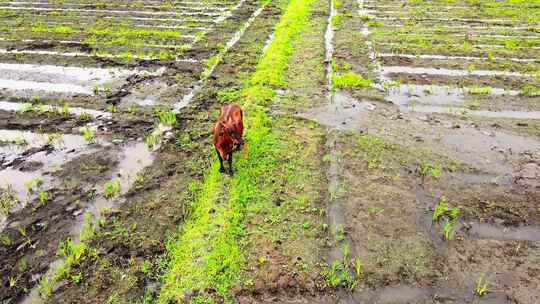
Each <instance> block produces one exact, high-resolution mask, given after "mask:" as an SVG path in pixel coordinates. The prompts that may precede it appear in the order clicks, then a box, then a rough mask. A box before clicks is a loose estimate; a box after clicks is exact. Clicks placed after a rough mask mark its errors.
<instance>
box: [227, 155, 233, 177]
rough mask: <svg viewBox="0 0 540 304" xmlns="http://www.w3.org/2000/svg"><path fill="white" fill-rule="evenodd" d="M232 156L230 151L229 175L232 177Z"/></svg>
mask: <svg viewBox="0 0 540 304" xmlns="http://www.w3.org/2000/svg"><path fill="white" fill-rule="evenodd" d="M232 156H233V153H232V151H231V152H230V153H229V159H228V161H229V174H230V175H231V176H232V175H233V174H234V169H233V166H232Z"/></svg>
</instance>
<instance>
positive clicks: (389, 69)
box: [381, 66, 532, 77]
mask: <svg viewBox="0 0 540 304" xmlns="http://www.w3.org/2000/svg"><path fill="white" fill-rule="evenodd" d="M381 73H382V74H384V75H388V74H400V73H402V74H415V75H421V74H425V75H440V76H451V77H465V76H509V77H532V76H531V75H527V74H522V73H517V72H507V71H491V70H471V71H467V70H452V69H443V68H426V67H409V66H383V67H382V68H381Z"/></svg>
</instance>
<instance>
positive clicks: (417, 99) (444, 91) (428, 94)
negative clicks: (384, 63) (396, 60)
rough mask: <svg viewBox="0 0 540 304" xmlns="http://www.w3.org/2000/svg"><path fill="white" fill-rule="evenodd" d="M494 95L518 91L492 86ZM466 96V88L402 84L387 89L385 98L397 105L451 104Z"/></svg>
mask: <svg viewBox="0 0 540 304" xmlns="http://www.w3.org/2000/svg"><path fill="white" fill-rule="evenodd" d="M488 94H489V95H496V96H517V95H519V94H520V92H519V91H515V90H505V89H501V88H492V89H491V91H490V92H489V93H488ZM466 96H467V89H462V88H456V87H450V86H440V85H415V84H404V85H400V86H398V87H391V88H390V89H389V90H387V96H386V99H387V100H389V101H391V102H392V103H394V104H396V105H399V106H409V105H411V104H428V105H451V104H462V103H463V102H464V100H465V97H466Z"/></svg>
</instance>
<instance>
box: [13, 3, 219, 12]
mask: <svg viewBox="0 0 540 304" xmlns="http://www.w3.org/2000/svg"><path fill="white" fill-rule="evenodd" d="M3 4H5V5H10V6H18V5H25V6H28V5H32V6H55V5H57V4H56V3H50V2H36V1H29V2H20V1H9V2H5V3H3ZM181 4H182V5H178V4H176V3H175V4H174V7H173V8H174V9H175V10H216V11H224V10H226V9H227V8H224V7H219V6H216V5H212V6H211V5H207V4H206V3H192V4H196V5H195V6H187V5H185V4H186V3H185V2H181ZM61 6H62V7H64V8H67V7H88V6H89V4H86V3H73V2H71V3H67V2H63V3H61ZM112 7H114V8H126V9H132V8H135V6H130V5H121V4H115V5H113V6H112ZM136 8H137V9H145V8H148V9H151V10H159V9H163V8H164V7H163V6H159V5H137V6H136Z"/></svg>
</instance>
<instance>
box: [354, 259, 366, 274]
mask: <svg viewBox="0 0 540 304" xmlns="http://www.w3.org/2000/svg"><path fill="white" fill-rule="evenodd" d="M352 263H353V267H354V273H355V275H356V277H357V278H360V277H361V276H362V275H363V274H364V266H363V264H362V261H361V260H360V258H359V257H354V259H353V262H352Z"/></svg>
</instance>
